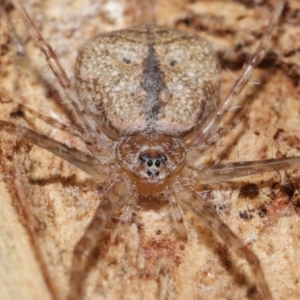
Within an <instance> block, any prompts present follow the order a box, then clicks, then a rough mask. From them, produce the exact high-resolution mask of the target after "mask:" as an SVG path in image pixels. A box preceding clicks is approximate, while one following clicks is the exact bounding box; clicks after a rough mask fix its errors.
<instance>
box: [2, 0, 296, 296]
mask: <svg viewBox="0 0 300 300" xmlns="http://www.w3.org/2000/svg"><path fill="white" fill-rule="evenodd" d="M160 2H161V4H160V5H158V6H157V10H156V16H157V23H158V24H159V25H166V26H169V27H175V28H177V29H180V30H185V31H189V32H194V33H197V34H199V35H201V36H203V37H206V38H207V39H209V40H210V41H211V42H212V43H213V44H214V46H215V49H216V51H217V52H218V54H219V56H220V58H221V63H222V65H223V66H224V68H223V71H222V78H223V84H222V92H221V97H222V95H224V93H225V91H226V90H228V88H229V87H230V86H231V85H232V83H233V81H234V79H235V78H237V76H238V74H239V72H240V70H241V66H242V65H243V62H244V61H245V57H247V55H248V54H249V53H251V51H253V49H254V48H255V46H256V45H257V44H258V42H259V39H260V37H261V35H262V34H263V32H264V30H265V28H266V25H267V22H268V19H269V17H270V9H271V8H272V7H273V4H274V3H273V2H272V1H269V2H268V1H241V2H237V1H211V0H209V1H184V0H181V1H180V0H178V1H160ZM24 3H25V6H26V9H27V10H28V12H29V13H30V15H31V16H33V17H34V18H33V19H34V21H35V23H36V24H37V26H38V28H39V29H40V30H41V32H42V34H43V36H44V37H45V39H46V40H47V41H48V42H50V43H51V45H52V46H53V48H54V49H55V50H56V51H57V54H58V56H59V57H60V58H61V61H62V64H63V66H64V67H65V69H66V71H67V73H68V74H69V75H70V77H71V78H72V74H73V66H74V62H75V58H76V53H77V50H78V49H79V48H80V46H81V45H83V44H84V42H85V40H87V39H88V38H89V37H91V36H93V35H96V34H98V33H100V32H102V31H108V30H113V29H120V28H124V27H126V26H130V22H131V16H132V5H130V4H128V3H126V1H119V0H115V1H113V0H107V1H81V0H76V1H64V0H60V1H56V0H51V1H24ZM1 8H2V11H1V19H0V21H1V25H0V26H1V27H0V54H1V55H0V58H1V66H0V76H1V78H0V93H1V94H0V97H1V98H0V101H1V103H0V116H1V119H6V120H8V119H9V118H10V117H9V114H10V112H12V111H13V110H14V108H15V107H16V103H17V102H22V103H25V104H26V105H27V106H29V107H31V108H34V109H35V110H37V111H39V112H41V113H43V114H45V115H49V116H51V117H56V118H59V119H60V120H61V121H63V122H67V118H66V117H65V116H64V114H63V112H62V110H61V108H60V107H59V105H57V104H56V102H55V99H59V98H60V97H62V96H61V94H60V92H59V88H58V87H57V84H56V83H55V80H54V79H53V76H52V74H51V72H50V71H49V69H48V67H47V65H46V64H45V60H44V58H43V56H42V54H40V53H39V51H38V50H37V49H36V48H35V47H34V46H33V43H32V41H31V40H30V38H29V35H28V31H27V29H26V27H25V26H24V24H23V23H22V21H21V20H20V17H19V16H18V14H17V13H16V11H15V10H14V8H13V7H12V5H11V4H10V3H9V1H4V2H3V1H2V6H1ZM4 10H5V11H6V12H4ZM299 11H300V2H299V1H298V0H290V1H288V5H287V7H286V9H285V13H284V16H283V18H282V22H281V24H280V26H279V28H278V29H277V31H276V38H274V40H273V41H272V45H271V46H270V49H271V50H270V54H269V55H268V59H267V61H266V62H265V63H264V64H263V67H262V68H261V69H260V70H259V71H258V72H256V75H255V78H254V79H253V80H252V83H251V85H249V86H248V89H247V91H246V92H245V95H244V96H245V97H249V101H250V100H251V101H250V102H249V104H248V108H247V114H246V115H247V117H245V118H244V119H245V120H244V121H245V122H244V123H243V124H241V126H239V128H238V131H237V134H236V135H233V136H229V137H228V138H226V139H224V140H222V141H220V142H219V143H218V145H217V148H214V149H213V150H214V152H213V153H212V157H214V158H216V153H218V152H219V151H221V150H223V149H226V151H225V153H224V155H223V156H222V159H223V160H224V161H238V160H239V161H243V160H254V159H265V158H275V157H280V156H284V155H288V156H292V155H300V151H299V150H300V149H299V138H300V132H299V113H300V103H299V101H300V97H299V88H300V87H299V74H300V72H299V66H298V65H297V64H300V60H299V57H300V54H299V49H300V39H299V36H300V26H299V25H300V13H299ZM24 45H25V46H26V47H25V48H24ZM183 97H184V95H183ZM11 120H12V119H11ZM13 120H14V121H17V122H21V121H20V120H19V121H18V120H17V119H13ZM41 126H44V127H41V129H42V131H43V130H44V131H45V132H47V133H48V134H50V135H51V136H52V137H59V133H56V132H55V131H54V130H53V131H51V130H50V128H48V127H47V126H46V125H45V124H43V125H41ZM74 143H75V142H74ZM16 164H20V167H19V168H18V170H19V172H23V173H24V174H18V173H16V172H15V165H16ZM295 169H296V166H295ZM1 173H2V176H1V179H3V182H2V183H1V185H0V188H1V194H0V195H1V196H0V199H1V202H0V203H1V208H0V241H1V242H0V295H1V299H9V300H10V299H18V300H21V299H22V300H23V299H64V298H65V296H66V294H67V291H68V275H69V268H70V261H71V255H72V250H73V247H74V245H75V243H76V241H78V239H79V238H80V236H81V235H82V233H83V231H84V228H85V226H86V225H87V224H88V222H89V220H90V219H91V217H92V215H93V212H94V210H95V208H96V206H97V204H98V201H99V198H100V196H101V193H102V189H101V187H99V186H98V185H97V184H96V183H94V182H91V181H89V180H88V176H86V175H85V174H83V173H82V172H80V171H78V170H77V169H76V168H75V167H73V166H70V165H69V164H68V163H66V162H63V161H62V160H61V159H59V158H57V157H54V156H53V155H51V154H49V153H48V152H46V151H44V150H41V149H40V148H38V147H35V146H33V147H32V146H28V145H26V144H24V143H22V142H20V141H16V140H15V139H14V138H12V137H10V136H9V135H7V134H3V133H1ZM298 173H299V172H298V171H297V170H291V171H289V172H281V173H275V172H274V173H272V174H265V175H264V176H249V177H247V178H244V179H242V180H238V181H232V182H231V183H229V184H227V185H222V186H221V185H216V186H210V187H207V190H208V191H207V193H206V197H207V201H212V202H213V204H214V205H215V206H216V208H217V209H218V210H219V211H220V215H221V217H222V218H223V219H224V221H225V222H226V223H227V224H228V226H230V228H231V229H232V230H233V231H234V232H235V233H236V234H237V235H238V236H239V237H240V238H241V239H242V240H243V241H244V242H245V243H247V244H248V245H249V247H250V248H251V249H253V251H254V252H255V253H256V254H257V255H258V257H259V258H260V260H261V265H262V268H263V270H264V272H265V274H266V278H267V281H268V282H269V284H270V288H271V291H272V293H273V295H274V298H275V299H299V298H300V260H299V257H300V220H299V215H300V211H299V207H300V200H299V175H298ZM248 183H255V184H256V185H257V186H258V192H257V193H254V196H253V197H252V199H251V197H246V196H245V195H244V196H243V195H241V194H240V189H241V187H242V186H243V185H246V184H248ZM17 190H18V191H19V193H20V192H21V194H22V197H21V198H22V199H21V200H23V201H25V204H22V203H21V202H20V199H19V198H20V197H16V194H15V193H16V191H17ZM293 190H294V192H295V193H294V194H293V193H292V191H293ZM245 212H246V214H245ZM163 213H165V212H163V211H156V210H155V209H154V210H152V209H148V208H141V209H140V211H139V230H138V228H137V226H136V224H133V225H132V226H131V228H130V232H128V233H127V234H126V236H125V239H124V240H122V241H121V242H120V243H118V244H117V245H110V244H109V242H106V241H104V243H102V244H101V245H100V246H102V248H101V247H100V249H101V250H100V254H102V255H103V256H102V258H99V259H96V257H97V255H96V254H95V263H94V267H93V268H91V269H90V270H89V271H88V282H87V297H86V299H252V298H255V295H253V294H252V293H251V291H252V289H251V287H252V285H253V278H252V274H251V273H250V272H249V268H248V266H247V264H246V263H245V261H243V260H240V259H237V258H236V257H235V256H234V255H232V254H231V252H230V251H228V250H227V249H226V247H224V246H223V245H222V244H221V243H220V242H219V240H218V239H217V238H215V237H213V236H212V234H211V233H210V231H208V230H207V229H206V228H205V227H203V226H202V225H201V224H198V223H197V222H196V220H195V219H194V218H193V217H191V216H190V215H189V214H188V213H187V214H186V222H187V228H188V234H189V240H188V242H187V243H185V242H181V241H180V240H178V238H177V237H176V235H174V234H170V230H171V228H170V226H171V224H170V222H168V219H167V218H162V214H163ZM241 213H243V215H247V214H248V215H249V216H250V215H251V216H250V218H251V219H250V220H246V219H245V218H241V217H240V214H241ZM265 213H266V215H265V216H264V214H265ZM139 245H140V246H139ZM108 246H109V247H108ZM108 248H109V252H108ZM43 261H44V265H42V262H43ZM251 297H252V298H251Z"/></svg>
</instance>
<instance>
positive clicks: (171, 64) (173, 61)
mask: <svg viewBox="0 0 300 300" xmlns="http://www.w3.org/2000/svg"><path fill="white" fill-rule="evenodd" d="M177 64H178V61H177V60H172V61H171V62H170V66H171V67H175V66H176V65H177Z"/></svg>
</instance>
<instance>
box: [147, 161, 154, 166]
mask: <svg viewBox="0 0 300 300" xmlns="http://www.w3.org/2000/svg"><path fill="white" fill-rule="evenodd" d="M152 165H153V161H152V160H151V159H149V160H148V162H147V166H148V167H152Z"/></svg>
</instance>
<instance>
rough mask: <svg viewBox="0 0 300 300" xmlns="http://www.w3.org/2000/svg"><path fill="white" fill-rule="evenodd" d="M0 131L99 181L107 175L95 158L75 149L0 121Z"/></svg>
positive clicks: (29, 130) (106, 154)
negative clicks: (57, 157)
mask: <svg viewBox="0 0 300 300" xmlns="http://www.w3.org/2000/svg"><path fill="white" fill-rule="evenodd" d="M0 130H4V131H5V132H7V133H9V134H12V135H15V136H17V137H19V138H22V139H23V140H25V141H27V142H28V143H32V144H34V145H37V146H39V147H42V148H44V149H46V150H47V151H49V152H51V153H53V154H55V155H57V156H59V157H61V158H62V159H64V160H66V161H68V162H69V163H71V164H73V165H74V166H76V167H77V168H79V169H81V170H83V171H84V172H86V173H87V174H89V175H91V176H93V177H96V178H99V179H101V178H104V177H106V176H107V175H108V174H107V172H105V171H103V169H105V166H104V163H102V162H101V161H100V160H99V159H97V158H96V157H94V156H92V155H89V154H85V153H83V152H81V151H79V150H77V149H76V148H72V147H69V146H67V145H65V144H63V143H61V142H58V141H55V140H53V139H51V138H49V137H47V136H45V135H43V134H40V133H37V132H35V131H33V130H31V129H29V128H26V127H23V126H19V125H15V124H14V123H10V122H6V121H1V120H0ZM109 156H110V154H109V153H103V155H102V157H109Z"/></svg>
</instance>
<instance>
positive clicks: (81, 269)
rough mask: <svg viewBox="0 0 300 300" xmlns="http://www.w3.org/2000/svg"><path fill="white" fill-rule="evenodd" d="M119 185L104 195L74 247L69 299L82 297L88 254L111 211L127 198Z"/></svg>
mask: <svg viewBox="0 0 300 300" xmlns="http://www.w3.org/2000/svg"><path fill="white" fill-rule="evenodd" d="M119 187H120V185H119V186H118V185H117V184H115V185H113V186H112V188H111V189H110V190H109V191H108V192H107V194H106V195H105V196H104V198H103V200H102V201H101V202H100V204H99V206H98V208H97V210H96V212H95V214H94V217H93V219H92V220H91V222H90V224H89V225H88V227H87V228H86V230H85V232H84V234H83V236H82V237H81V238H80V240H79V241H78V242H77V244H76V246H75V248H74V253H73V261H72V267H71V276H70V292H69V296H68V299H69V300H76V299H78V300H79V299H82V297H83V283H82V282H83V281H84V279H85V277H86V275H85V274H86V271H85V268H86V263H87V259H88V256H89V255H90V253H91V252H92V250H93V249H94V248H95V246H96V245H97V242H98V241H99V239H98V238H99V236H100V235H101V233H103V232H104V231H105V230H106V229H105V226H106V224H107V222H108V220H109V219H110V217H111V216H112V214H113V212H114V211H115V210H116V209H117V207H119V206H120V205H122V204H123V203H124V202H125V200H126V199H127V197H126V193H127V191H125V190H122V187H123V185H122V183H121V189H118V188H119Z"/></svg>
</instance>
